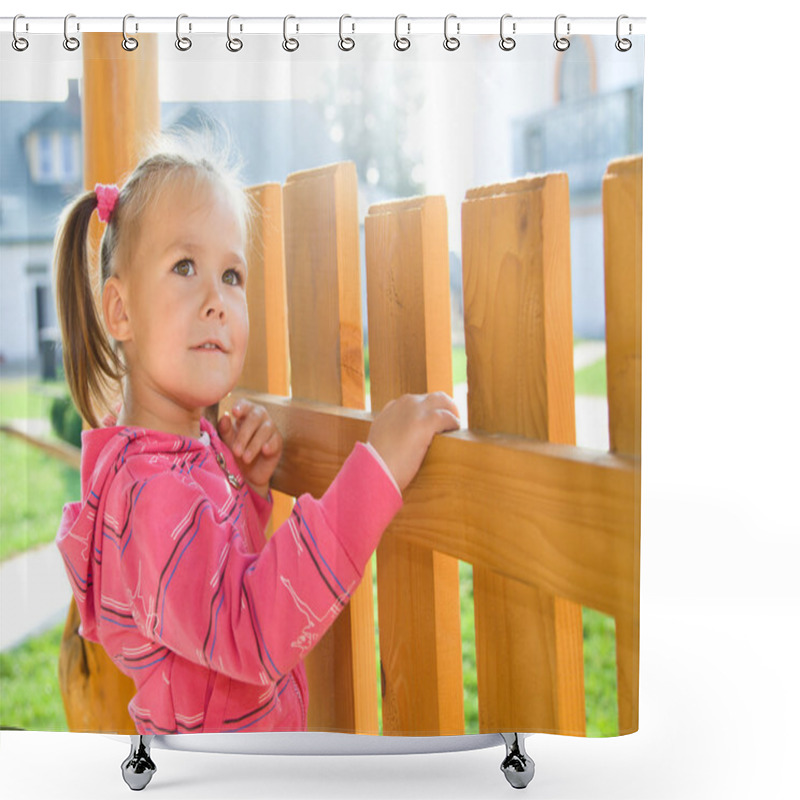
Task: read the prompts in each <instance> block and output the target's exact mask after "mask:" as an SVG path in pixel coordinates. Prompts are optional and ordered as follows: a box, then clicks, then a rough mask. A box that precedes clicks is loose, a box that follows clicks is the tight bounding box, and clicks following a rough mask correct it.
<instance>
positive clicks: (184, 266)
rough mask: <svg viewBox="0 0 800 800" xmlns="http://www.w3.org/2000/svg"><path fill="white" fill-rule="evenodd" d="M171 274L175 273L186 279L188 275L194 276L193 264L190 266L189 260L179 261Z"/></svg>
mask: <svg viewBox="0 0 800 800" xmlns="http://www.w3.org/2000/svg"><path fill="white" fill-rule="evenodd" d="M172 271H173V272H177V273H178V275H182V276H184V277H188V276H189V275H193V274H194V264H192V262H191V261H189V260H184V261H179V262H178V263H177V264H176V265H175V266H174V267H173V268H172Z"/></svg>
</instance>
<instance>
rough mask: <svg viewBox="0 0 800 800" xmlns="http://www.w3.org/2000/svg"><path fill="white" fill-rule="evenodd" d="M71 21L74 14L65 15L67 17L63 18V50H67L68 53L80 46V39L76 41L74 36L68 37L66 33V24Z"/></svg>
mask: <svg viewBox="0 0 800 800" xmlns="http://www.w3.org/2000/svg"><path fill="white" fill-rule="evenodd" d="M71 19H75V15H74V14H67V16H66V17H64V49H65V50H69V51H70V53H71V52H72V51H73V50H77V49H78V48H79V47H80V46H81V40H80V39H76V38H75V37H74V36H70V35H69V34H68V33H67V23H68V22H69V21H70V20H71Z"/></svg>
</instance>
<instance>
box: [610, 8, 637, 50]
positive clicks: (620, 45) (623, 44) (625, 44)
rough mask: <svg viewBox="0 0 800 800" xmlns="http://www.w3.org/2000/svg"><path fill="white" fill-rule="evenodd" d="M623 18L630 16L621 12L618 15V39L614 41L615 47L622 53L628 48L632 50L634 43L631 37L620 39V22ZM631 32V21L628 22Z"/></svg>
mask: <svg viewBox="0 0 800 800" xmlns="http://www.w3.org/2000/svg"><path fill="white" fill-rule="evenodd" d="M623 19H628V17H627V16H626V15H625V14H620V15H619V16H618V17H617V41H616V42H614V47H616V48H617V50H619V51H620V53H627V52H628V50H630V49H631V47H633V43H632V42H631V40H630V39H620V36H619V23H620V22H621V21H622V20H623ZM630 32H631V24H630V22H629V23H628V34H630Z"/></svg>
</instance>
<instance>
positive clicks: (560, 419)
mask: <svg viewBox="0 0 800 800" xmlns="http://www.w3.org/2000/svg"><path fill="white" fill-rule="evenodd" d="M462 236H463V259H464V315H465V332H466V348H467V373H468V386H469V389H468V391H469V396H468V397H469V420H470V427H471V428H473V429H476V430H482V431H486V432H489V433H510V434H515V435H520V436H526V437H528V438H532V439H539V440H542V441H550V442H559V443H563V444H574V443H575V400H574V374H573V357H572V305H571V303H572V301H571V292H570V283H571V281H570V254H569V190H568V185H567V178H566V175H564V174H549V175H545V176H540V177H535V178H530V179H523V180H519V181H516V182H513V183H509V184H503V185H497V186H489V187H483V188H479V189H473V190H470V191H469V192H467V197H466V200H465V201H464V204H463V206H462ZM508 557H509V558H510V559H513V558H514V553H513V551H512V552H510V553H509V554H508ZM473 576H474V594H475V638H476V653H477V666H478V703H479V718H480V729H481V731H482V732H490V731H520V730H521V731H530V730H538V731H552V732H560V733H569V734H575V735H585V732H586V720H585V702H584V688H583V630H582V609H581V607H580V606H579V605H577V604H576V603H573V602H568V601H566V600H563V599H561V598H558V597H556V596H554V595H552V594H550V593H548V592H546V591H544V590H542V589H539V588H538V587H535V586H528V585H524V584H522V583H519V582H517V581H513V580H509V579H507V578H504V577H501V576H499V575H497V574H496V573H493V572H491V571H489V570H487V569H485V568H481V567H478V566H476V567H475V568H474V570H473ZM525 632H527V634H528V635H526V634H525Z"/></svg>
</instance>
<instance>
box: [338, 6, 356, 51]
mask: <svg viewBox="0 0 800 800" xmlns="http://www.w3.org/2000/svg"><path fill="white" fill-rule="evenodd" d="M346 19H353V18H352V17H351V16H350V15H349V14H342V16H341V17H339V49H340V50H344V51H345V52H347V51H349V50H352V49H353V48H354V47H355V46H356V43H355V40H354V39H351V38H350V37H349V36H345V35H344V34H343V33H342V24H343V23H344V21H345V20H346ZM355 30H356V26H355V23H353V31H352V32H353V33H355Z"/></svg>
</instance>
